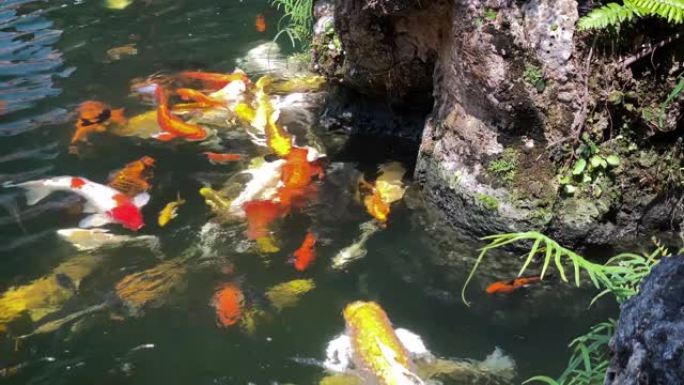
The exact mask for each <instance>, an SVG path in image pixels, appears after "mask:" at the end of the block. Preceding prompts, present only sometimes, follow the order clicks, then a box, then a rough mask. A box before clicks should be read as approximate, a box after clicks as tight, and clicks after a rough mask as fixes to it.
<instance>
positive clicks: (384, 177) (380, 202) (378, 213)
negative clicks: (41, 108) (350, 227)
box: [357, 162, 406, 224]
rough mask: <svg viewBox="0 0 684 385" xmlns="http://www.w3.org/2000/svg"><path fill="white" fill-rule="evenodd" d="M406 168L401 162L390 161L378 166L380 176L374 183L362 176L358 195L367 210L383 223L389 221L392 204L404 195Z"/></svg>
mask: <svg viewBox="0 0 684 385" xmlns="http://www.w3.org/2000/svg"><path fill="white" fill-rule="evenodd" d="M405 173H406V169H405V168H404V166H402V165H401V163H399V162H389V163H385V164H382V165H380V166H379V167H378V174H379V175H378V177H377V178H376V180H375V182H374V183H373V184H370V183H368V182H366V180H365V179H364V178H363V177H361V178H359V183H358V192H357V196H358V197H360V198H362V201H363V204H364V206H366V211H368V213H369V214H370V215H371V216H372V217H373V218H375V219H376V220H377V221H378V222H380V223H381V224H385V223H387V220H388V219H389V214H390V204H392V203H393V202H396V201H398V200H400V199H401V198H402V197H403V196H404V192H405V191H406V187H405V186H404V184H403V182H402V178H403V177H404V174H405Z"/></svg>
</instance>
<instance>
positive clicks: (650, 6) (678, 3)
mask: <svg viewBox="0 0 684 385" xmlns="http://www.w3.org/2000/svg"><path fill="white" fill-rule="evenodd" d="M632 2H633V3H634V5H635V6H636V8H637V9H638V10H639V12H640V13H642V14H644V15H650V16H659V17H662V18H664V19H666V20H667V21H668V22H670V23H674V24H680V23H684V0H632Z"/></svg>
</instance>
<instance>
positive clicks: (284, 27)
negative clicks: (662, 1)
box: [271, 0, 313, 48]
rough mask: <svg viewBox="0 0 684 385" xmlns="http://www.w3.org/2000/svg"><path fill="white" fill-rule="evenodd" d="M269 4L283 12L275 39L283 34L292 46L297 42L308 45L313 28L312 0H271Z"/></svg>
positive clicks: (304, 46)
mask: <svg viewBox="0 0 684 385" xmlns="http://www.w3.org/2000/svg"><path fill="white" fill-rule="evenodd" d="M271 4H272V5H273V6H274V7H276V8H277V9H279V10H282V11H283V13H284V15H283V17H282V18H281V19H280V21H279V22H278V30H279V32H278V34H277V35H276V37H275V39H278V38H279V37H280V36H281V35H282V34H285V35H286V36H287V37H289V38H290V42H291V43H292V46H293V47H295V46H297V44H299V45H300V46H301V47H303V48H306V47H308V45H309V41H310V40H311V31H312V28H313V0H272V2H271Z"/></svg>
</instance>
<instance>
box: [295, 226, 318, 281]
mask: <svg viewBox="0 0 684 385" xmlns="http://www.w3.org/2000/svg"><path fill="white" fill-rule="evenodd" d="M315 244H316V237H315V236H314V235H313V233H312V232H311V231H308V232H307V233H306V237H304V241H303V242H302V245H301V246H300V247H299V248H298V249H297V251H295V252H294V257H295V260H294V267H295V269H297V271H304V270H306V268H307V267H309V265H311V263H312V262H313V261H314V259H316V253H315V251H314V245H315Z"/></svg>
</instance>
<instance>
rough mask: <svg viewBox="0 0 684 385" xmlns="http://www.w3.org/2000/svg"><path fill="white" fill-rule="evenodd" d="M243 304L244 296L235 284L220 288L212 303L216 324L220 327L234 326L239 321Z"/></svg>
mask: <svg viewBox="0 0 684 385" xmlns="http://www.w3.org/2000/svg"><path fill="white" fill-rule="evenodd" d="M244 303H245V296H244V295H243V294H242V290H240V288H239V287H238V286H237V285H236V284H234V283H227V284H225V285H223V286H221V287H220V288H219V290H218V291H217V292H216V293H215V294H214V299H213V301H212V305H213V306H214V308H215V309H216V321H217V322H216V323H217V324H218V325H219V326H222V327H227V326H232V325H235V324H236V323H237V322H238V321H239V320H240V316H241V315H242V307H243V306H244Z"/></svg>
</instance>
